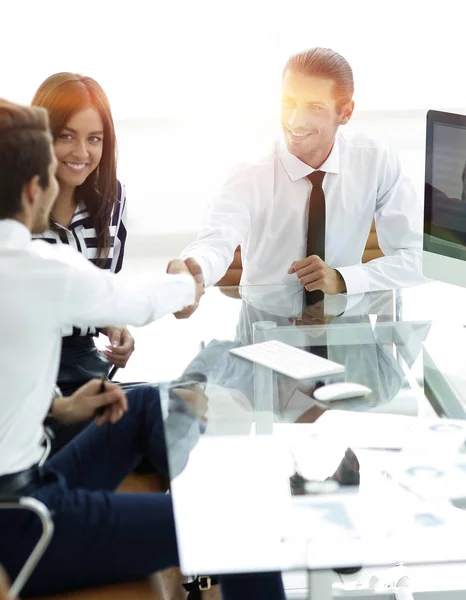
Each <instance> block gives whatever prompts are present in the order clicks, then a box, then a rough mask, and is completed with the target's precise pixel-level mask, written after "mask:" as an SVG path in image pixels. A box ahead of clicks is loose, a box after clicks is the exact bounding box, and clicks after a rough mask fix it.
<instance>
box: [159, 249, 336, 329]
mask: <svg viewBox="0 0 466 600" xmlns="http://www.w3.org/2000/svg"><path fill="white" fill-rule="evenodd" d="M287 272H288V274H289V275H290V274H293V273H295V274H296V277H297V279H298V281H299V283H300V284H301V285H302V286H303V287H304V288H305V289H306V290H307V291H308V292H312V291H315V290H321V291H322V292H324V294H330V295H332V294H341V293H343V292H346V285H345V281H344V279H343V277H342V276H341V274H340V272H339V271H337V270H336V269H333V268H332V267H330V266H329V265H328V264H327V263H325V262H324V261H323V260H322V259H321V258H320V257H319V256H316V255H312V256H308V257H307V258H304V259H303V260H299V261H294V262H293V263H292V264H291V265H290V267H289V268H288V271H287ZM167 273H171V274H175V275H176V274H179V273H187V274H191V275H192V276H193V277H194V280H195V282H196V301H195V303H194V304H192V305H191V306H187V307H185V308H184V309H183V310H181V311H179V312H177V313H175V317H176V318H177V319H187V318H188V317H190V316H191V315H192V314H193V312H194V311H195V310H196V309H197V307H198V306H199V300H200V298H201V296H202V295H203V294H204V290H205V285H204V276H203V274H202V269H201V267H200V265H199V263H198V262H197V261H196V260H195V259H194V258H187V259H185V260H182V259H174V260H171V261H170V262H169V263H168V267H167Z"/></svg>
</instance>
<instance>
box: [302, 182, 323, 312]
mask: <svg viewBox="0 0 466 600" xmlns="http://www.w3.org/2000/svg"><path fill="white" fill-rule="evenodd" d="M324 177H325V173H324V171H314V172H313V173H310V174H309V175H308V176H307V178H308V179H309V181H310V182H311V183H312V190H311V195H310V197H309V216H308V226H307V246H306V258H307V257H308V256H312V255H313V254H315V255H317V256H320V258H321V259H322V260H325V196H324V190H323V188H322V182H323V180H324ZM323 298H324V293H323V292H322V291H321V290H315V291H314V292H308V291H306V292H305V301H306V305H308V306H309V304H316V303H317V302H319V300H323Z"/></svg>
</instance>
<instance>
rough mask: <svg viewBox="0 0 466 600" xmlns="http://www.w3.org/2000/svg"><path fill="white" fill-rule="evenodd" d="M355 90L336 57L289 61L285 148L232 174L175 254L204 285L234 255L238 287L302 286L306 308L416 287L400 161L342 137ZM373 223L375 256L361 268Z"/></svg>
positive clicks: (380, 148) (416, 210) (416, 228)
mask: <svg viewBox="0 0 466 600" xmlns="http://www.w3.org/2000/svg"><path fill="white" fill-rule="evenodd" d="M353 91H354V82H353V73H352V69H351V67H350V65H349V64H348V62H347V61H346V60H345V59H344V58H343V57H342V56H341V55H340V54H338V53H337V52H335V51H333V50H330V49H327V48H312V49H310V50H306V51H303V52H300V53H298V54H296V55H294V56H292V57H291V58H290V59H289V60H288V62H287V63H286V65H285V68H284V70H283V76H282V100H281V126H282V129H283V140H280V141H278V142H277V143H276V144H275V145H274V147H273V149H272V151H271V152H270V154H269V155H267V156H266V157H265V158H263V159H262V160H259V161H257V162H250V163H247V164H243V165H240V166H238V167H236V168H235V169H234V170H233V173H232V174H231V176H230V177H229V179H228V180H227V181H226V183H225V184H224V186H223V188H222V190H221V192H220V194H219V195H218V196H217V197H216V198H215V200H214V202H213V204H212V206H211V209H210V211H209V213H208V215H207V219H206V225H205V226H204V228H203V229H202V231H201V232H200V234H199V236H198V238H197V240H196V241H195V242H194V243H192V244H191V245H189V246H188V247H187V248H185V250H184V251H183V253H182V257H183V258H184V259H186V258H188V257H190V258H192V259H194V260H195V261H196V262H197V263H198V264H199V266H200V267H201V269H202V272H203V275H204V280H205V284H206V286H207V285H212V284H214V283H216V282H217V281H218V280H219V279H220V278H221V277H222V276H223V275H224V273H225V272H226V270H227V268H228V266H229V265H230V263H231V261H232V259H233V255H234V252H235V249H236V247H237V246H238V245H241V253H242V263H243V273H242V279H241V283H242V284H243V285H246V284H250V285H257V284H280V283H281V284H288V283H295V282H297V281H299V282H300V283H301V284H302V285H303V286H304V287H305V289H306V296H307V301H308V302H307V303H308V304H315V303H318V302H319V300H321V299H322V298H323V293H325V294H340V293H345V292H346V294H347V295H348V296H349V295H351V294H359V293H364V292H368V291H375V290H383V289H393V288H399V287H404V286H410V285H416V284H418V283H421V282H422V281H424V279H423V277H422V273H421V258H422V253H421V250H422V206H421V203H420V200H419V199H418V198H417V197H416V194H415V192H414V190H413V187H412V185H411V184H410V182H409V181H408V180H407V179H406V178H405V177H404V176H403V174H402V172H401V167H400V163H399V160H398V157H397V156H396V154H395V152H394V151H393V150H392V149H391V148H390V147H388V146H387V145H386V144H385V143H383V142H380V141H378V140H374V139H371V138H370V137H368V136H366V135H364V134H360V133H347V132H345V133H343V132H342V131H340V127H341V126H342V125H346V124H347V123H348V122H349V120H350V119H351V116H352V114H353V109H354V102H353V99H352V97H353ZM374 219H375V223H376V229H377V234H378V243H379V246H380V249H381V250H382V253H383V256H382V257H381V258H377V259H375V260H372V261H370V262H367V263H366V264H362V263H361V259H362V255H363V252H364V249H365V245H366V241H367V239H368V234H369V231H370V229H371V224H372V222H373V220H374ZM343 298H344V297H343ZM195 308H196V306H193V307H190V308H189V309H187V310H185V311H182V312H181V313H179V314H178V315H177V316H179V317H187V316H189V315H190V314H191V313H192V312H193V310H194V309H195Z"/></svg>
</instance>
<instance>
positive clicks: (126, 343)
mask: <svg viewBox="0 0 466 600" xmlns="http://www.w3.org/2000/svg"><path fill="white" fill-rule="evenodd" d="M104 333H105V335H106V336H107V337H108V339H109V341H110V345H109V346H107V349H106V350H104V351H103V352H102V354H103V355H104V356H105V357H106V358H107V359H108V360H109V361H110V362H111V363H112V364H114V365H115V367H118V368H119V369H124V368H125V367H126V364H127V362H128V360H129V357H130V356H131V354H132V353H133V352H134V348H135V345H134V338H133V336H132V335H131V334H130V332H129V331H128V329H127V328H126V327H107V328H106V329H104Z"/></svg>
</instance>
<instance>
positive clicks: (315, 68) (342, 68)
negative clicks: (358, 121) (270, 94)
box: [283, 48, 354, 108]
mask: <svg viewBox="0 0 466 600" xmlns="http://www.w3.org/2000/svg"><path fill="white" fill-rule="evenodd" d="M287 71H294V72H296V73H302V74H303V75H312V76H314V77H321V78H322V79H332V80H333V81H334V83H335V87H334V95H335V100H336V102H337V106H338V107H339V108H341V107H342V106H343V105H345V104H346V103H347V102H349V101H350V100H351V98H352V97H353V93H354V79H353V70H352V69H351V67H350V64H349V62H348V61H347V60H346V58H343V56H341V54H338V52H335V50H331V49H330V48H310V49H309V50H303V51H302V52H298V54H294V55H293V56H291V57H290V58H289V59H288V61H287V63H286V65H285V68H284V69H283V77H284V76H285V74H286V72H287Z"/></svg>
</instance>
